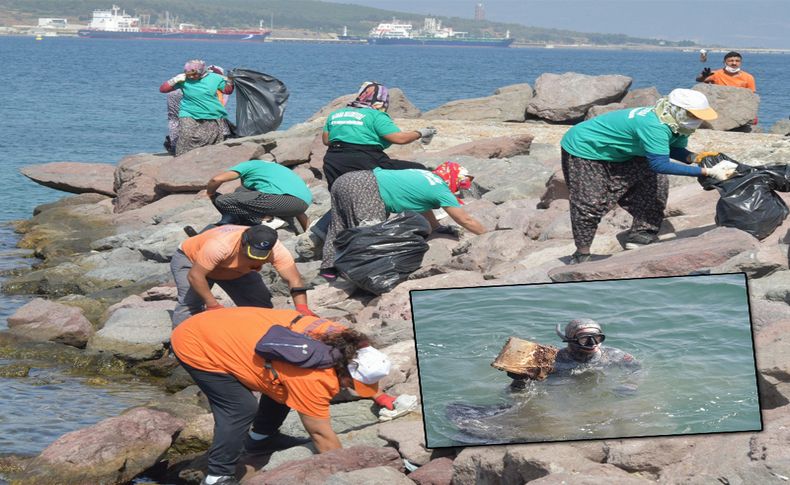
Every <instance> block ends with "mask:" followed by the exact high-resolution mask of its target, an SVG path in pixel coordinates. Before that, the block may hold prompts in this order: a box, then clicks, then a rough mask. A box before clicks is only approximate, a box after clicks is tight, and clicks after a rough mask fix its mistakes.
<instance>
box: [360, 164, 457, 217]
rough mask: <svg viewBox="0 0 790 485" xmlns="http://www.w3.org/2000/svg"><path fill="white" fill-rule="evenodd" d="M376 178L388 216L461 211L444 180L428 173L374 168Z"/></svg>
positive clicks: (425, 171) (417, 170) (424, 171)
mask: <svg viewBox="0 0 790 485" xmlns="http://www.w3.org/2000/svg"><path fill="white" fill-rule="evenodd" d="M373 175H375V176H376V181H377V182H378V184H379V194H380V195H381V199H382V200H383V201H384V207H386V209H387V211H388V212H392V213H395V212H403V211H415V212H425V211H427V210H430V209H438V208H440V207H461V204H460V203H459V202H458V199H456V198H455V196H454V195H453V193H452V192H450V187H448V186H447V184H446V183H445V182H444V180H443V179H442V178H441V177H439V176H438V175H436V174H435V173H432V172H429V171H427V170H419V169H414V168H410V169H407V170H385V169H383V168H374V169H373Z"/></svg>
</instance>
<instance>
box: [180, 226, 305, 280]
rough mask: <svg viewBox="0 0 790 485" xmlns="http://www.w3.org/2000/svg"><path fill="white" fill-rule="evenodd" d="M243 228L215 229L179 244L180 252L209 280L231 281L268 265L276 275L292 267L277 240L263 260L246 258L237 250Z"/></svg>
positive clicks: (288, 256) (284, 250) (220, 227)
mask: <svg viewBox="0 0 790 485" xmlns="http://www.w3.org/2000/svg"><path fill="white" fill-rule="evenodd" d="M247 229H249V227H247V226H234V225H230V224H229V225H224V226H219V227H215V228H214V229H210V230H208V231H206V232H203V233H201V234H198V235H197V236H193V237H190V238H189V239H187V240H186V241H184V242H183V243H181V250H182V251H183V252H184V254H186V256H187V258H189V260H190V261H192V263H193V264H199V265H200V266H202V267H204V268H206V269H208V270H210V271H209V273H208V275H207V276H208V277H209V278H211V279H213V280H235V279H236V278H241V277H242V276H244V275H246V274H247V273H250V272H252V271H255V272H258V271H260V270H261V268H262V267H263V264H264V263H271V264H272V265H273V266H274V268H275V269H276V270H277V272H278V273H280V274H283V270H287V269H289V268H290V267H296V262H295V261H294V258H293V256H291V253H290V252H289V251H288V249H287V248H286V247H285V246H283V244H282V243H281V242H280V241H279V240H278V241H277V242H276V243H275V244H274V247H273V248H272V251H271V253H269V257H268V258H267V259H266V260H264V261H261V260H257V259H252V258H249V257H248V256H247V255H246V254H244V252H243V251H242V247H241V235H242V234H243V233H244V231H246V230H247Z"/></svg>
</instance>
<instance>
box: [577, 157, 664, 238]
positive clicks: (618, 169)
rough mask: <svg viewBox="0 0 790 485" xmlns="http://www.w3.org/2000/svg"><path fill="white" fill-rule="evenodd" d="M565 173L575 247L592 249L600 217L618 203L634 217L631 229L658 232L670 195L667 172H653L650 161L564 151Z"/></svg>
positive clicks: (638, 158)
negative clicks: (591, 156)
mask: <svg viewBox="0 0 790 485" xmlns="http://www.w3.org/2000/svg"><path fill="white" fill-rule="evenodd" d="M562 174H563V175H564V176H565V183H566V184H567V186H568V192H569V194H570V195H569V199H570V205H571V229H572V230H573V240H574V242H575V243H576V247H579V248H589V247H590V246H591V245H592V241H593V238H594V237H595V231H596V230H597V229H598V224H599V223H600V222H601V218H602V217H603V216H604V215H606V213H607V212H609V211H610V210H612V209H613V208H614V206H615V205H619V206H620V207H622V208H623V209H625V210H626V211H627V212H628V213H629V214H631V215H632V216H633V218H634V221H633V223H632V224H631V232H639V231H644V232H650V233H653V234H656V233H658V229H659V228H660V227H661V223H662V222H663V220H664V209H665V208H666V205H667V197H668V195H669V180H668V179H667V176H666V175H665V174H659V173H656V172H654V171H652V170H651V169H650V167H649V165H648V164H647V160H645V159H644V158H641V157H635V158H632V159H631V160H628V161H627V162H607V161H600V160H587V159H585V158H579V157H575V156H573V155H571V154H570V153H568V152H566V151H565V150H562Z"/></svg>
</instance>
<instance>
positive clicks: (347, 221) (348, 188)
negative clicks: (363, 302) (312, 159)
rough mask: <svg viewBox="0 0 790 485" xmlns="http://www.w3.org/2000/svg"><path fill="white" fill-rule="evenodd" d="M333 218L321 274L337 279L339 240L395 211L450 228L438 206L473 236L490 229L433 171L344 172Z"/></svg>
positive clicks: (333, 193)
mask: <svg viewBox="0 0 790 485" xmlns="http://www.w3.org/2000/svg"><path fill="white" fill-rule="evenodd" d="M331 197H332V210H331V214H332V219H331V223H330V225H329V231H327V235H326V239H325V241H324V258H323V261H322V262H321V270H320V273H319V274H320V275H321V276H323V277H324V278H325V279H327V280H330V281H331V280H334V279H335V278H337V270H336V268H335V251H336V247H335V239H336V238H337V236H338V235H339V234H340V233H341V232H342V231H343V230H344V229H348V228H352V227H359V226H365V225H372V224H375V223H378V222H382V221H385V220H386V219H387V217H389V215H390V214H394V213H399V212H406V211H411V212H419V213H420V214H422V216H423V217H425V219H427V220H428V223H429V224H430V226H431V230H433V231H436V230H440V231H446V228H445V226H441V225H440V224H439V222H438V221H437V220H436V217H435V216H434V215H433V209H439V208H442V209H444V211H445V212H447V214H448V215H449V216H450V217H451V218H452V219H453V220H454V221H455V222H457V223H458V224H459V225H461V227H463V228H465V229H467V230H469V231H470V232H472V233H473V234H483V233H485V232H486V228H485V227H484V226H483V225H482V224H481V223H480V222H479V221H478V220H477V219H475V218H474V217H472V216H470V215H469V214H468V213H467V212H466V211H465V210H464V209H462V208H461V204H460V203H459V202H458V199H456V197H455V195H453V193H452V192H451V191H450V187H449V186H448V185H447V183H446V182H445V181H444V180H443V179H442V178H441V177H439V176H438V175H436V174H434V173H432V172H429V171H427V170H415V169H406V170H385V169H382V168H376V169H374V170H358V171H355V172H349V173H347V174H344V175H341V176H340V177H339V178H338V179H337V180H336V181H335V184H334V185H333V186H332V191H331Z"/></svg>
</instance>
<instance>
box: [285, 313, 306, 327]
mask: <svg viewBox="0 0 790 485" xmlns="http://www.w3.org/2000/svg"><path fill="white" fill-rule="evenodd" d="M302 318H304V315H302V314H301V313H300V314H299V315H296V316H295V317H294V319H293V320H291V323H289V324H288V328H289V329H293V326H294V325H296V322H298V321H299V320H301V319H302Z"/></svg>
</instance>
